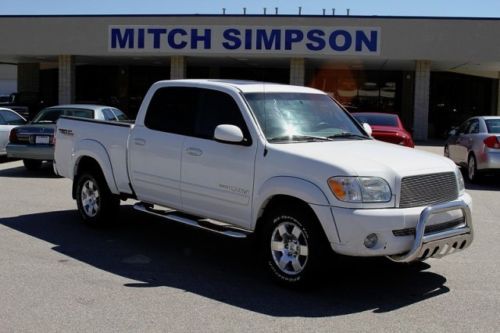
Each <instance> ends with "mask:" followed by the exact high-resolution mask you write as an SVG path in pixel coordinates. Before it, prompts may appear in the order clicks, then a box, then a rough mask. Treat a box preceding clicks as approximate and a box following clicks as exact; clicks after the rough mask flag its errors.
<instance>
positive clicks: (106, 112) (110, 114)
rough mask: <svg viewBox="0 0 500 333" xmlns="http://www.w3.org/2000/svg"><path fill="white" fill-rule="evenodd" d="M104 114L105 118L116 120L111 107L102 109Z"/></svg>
mask: <svg viewBox="0 0 500 333" xmlns="http://www.w3.org/2000/svg"><path fill="white" fill-rule="evenodd" d="M102 114H103V116H104V120H109V121H115V120H116V118H115V115H114V113H113V112H112V111H111V109H102Z"/></svg>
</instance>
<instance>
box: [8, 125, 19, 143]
mask: <svg viewBox="0 0 500 333" xmlns="http://www.w3.org/2000/svg"><path fill="white" fill-rule="evenodd" d="M9 142H11V143H16V142H17V130H16V129H15V128H13V129H12V130H11V131H10V134H9Z"/></svg>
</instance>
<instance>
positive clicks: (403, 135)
mask: <svg viewBox="0 0 500 333" xmlns="http://www.w3.org/2000/svg"><path fill="white" fill-rule="evenodd" d="M352 115H353V116H354V118H356V119H357V120H358V121H359V122H360V123H368V124H369V125H370V126H371V128H372V130H373V132H372V136H373V137H374V138H375V139H377V140H380V141H385V142H389V143H395V144H398V145H402V146H406V147H410V148H413V147H415V143H414V142H413V139H412V138H411V134H410V133H408V131H407V130H405V128H404V126H403V123H402V122H401V120H400V119H399V117H398V115H396V114H391V113H376V112H355V113H352Z"/></svg>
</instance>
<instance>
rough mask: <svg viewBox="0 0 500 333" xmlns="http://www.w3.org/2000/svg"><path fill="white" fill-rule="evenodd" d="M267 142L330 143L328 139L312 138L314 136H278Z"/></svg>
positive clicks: (321, 137)
mask: <svg viewBox="0 0 500 333" xmlns="http://www.w3.org/2000/svg"><path fill="white" fill-rule="evenodd" d="M268 141H269V142H276V141H309V142H315V141H316V142H317V141H332V139H330V138H326V137H324V136H314V135H301V134H292V135H280V136H275V137H273V138H270V139H269V140H268Z"/></svg>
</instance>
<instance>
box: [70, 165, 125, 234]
mask: <svg viewBox="0 0 500 333" xmlns="http://www.w3.org/2000/svg"><path fill="white" fill-rule="evenodd" d="M77 182H78V183H77V190H76V202H77V205H78V212H79V213H80V217H81V218H82V220H83V221H84V222H85V223H87V224H89V225H92V226H98V225H109V224H111V223H112V222H113V221H114V219H115V218H116V214H117V213H118V210H119V208H120V199H119V198H118V197H117V196H116V195H114V194H113V193H111V191H110V190H109V188H108V185H107V184H106V181H105V179H104V177H103V176H102V175H94V174H90V173H86V174H83V175H82V176H80V177H78V180H77Z"/></svg>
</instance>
